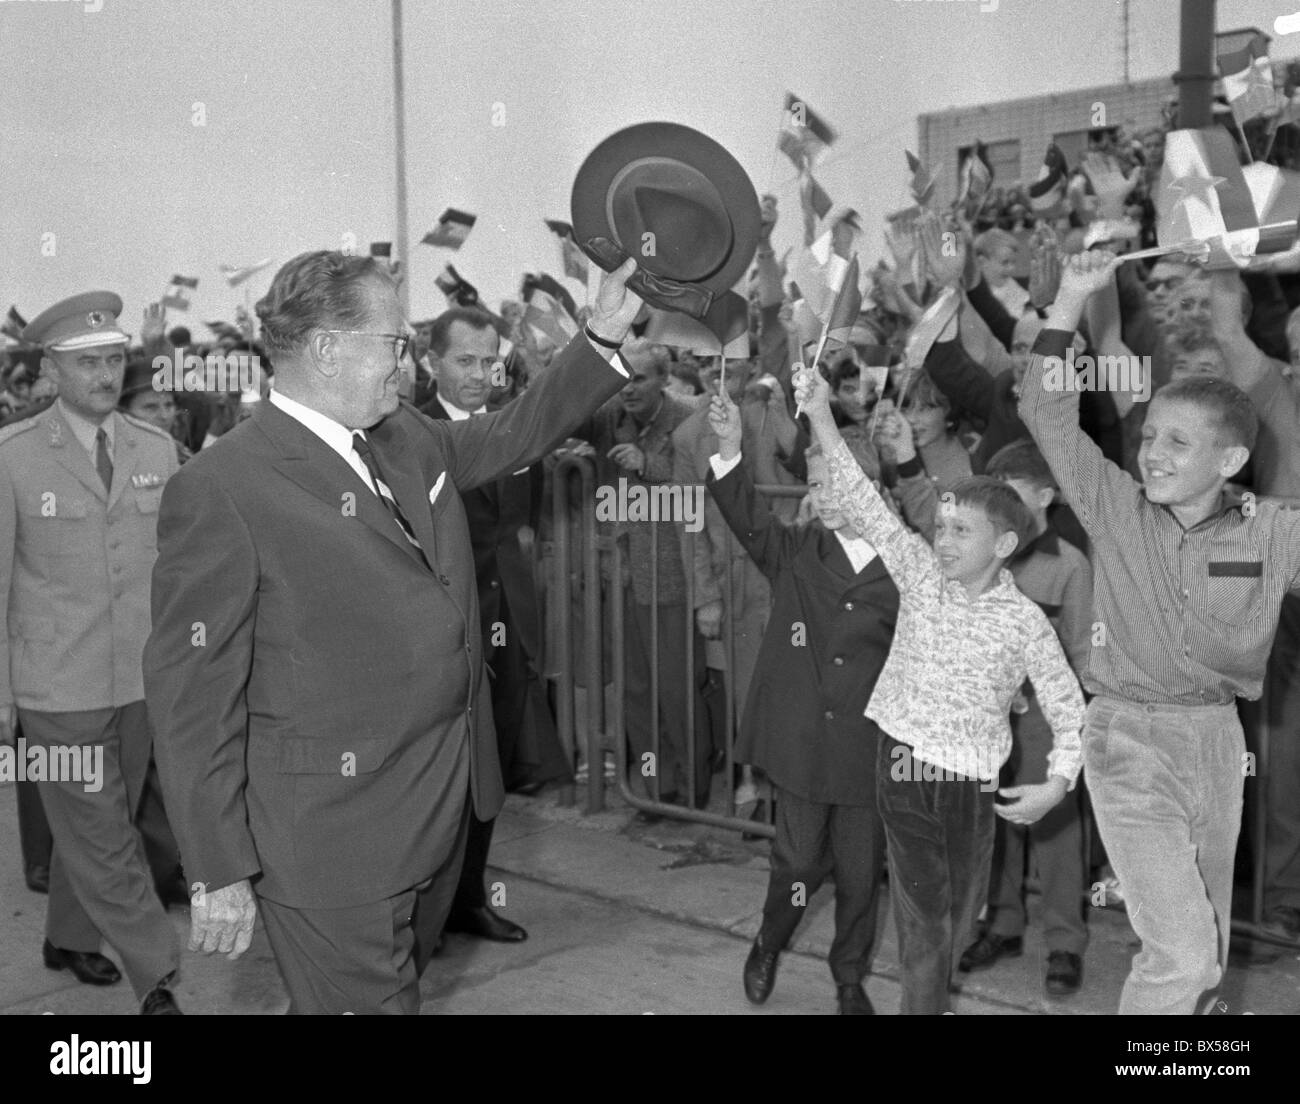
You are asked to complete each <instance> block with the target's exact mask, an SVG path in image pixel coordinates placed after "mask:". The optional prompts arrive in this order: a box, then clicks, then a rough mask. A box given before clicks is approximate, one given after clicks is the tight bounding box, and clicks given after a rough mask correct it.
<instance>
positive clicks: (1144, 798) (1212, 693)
mask: <svg viewBox="0 0 1300 1104" xmlns="http://www.w3.org/2000/svg"><path fill="white" fill-rule="evenodd" d="M1117 263H1118V262H1117V260H1116V259H1115V257H1114V256H1113V255H1111V254H1109V253H1081V254H1078V255H1076V256H1074V257H1071V258H1068V259H1067V260H1066V261H1065V263H1064V266H1063V271H1062V277H1061V287H1060V291H1059V292H1058V294H1057V297H1056V302H1055V303H1054V304H1053V305H1052V308H1051V312H1050V314H1049V316H1048V319H1047V325H1046V327H1045V329H1044V330H1043V333H1042V334H1041V335H1040V336H1039V339H1038V342H1037V344H1036V345H1035V347H1034V356H1033V358H1032V360H1031V362H1030V366H1029V370H1028V372H1027V374H1026V376H1025V380H1024V383H1023V385H1022V387H1021V390H1020V416H1021V418H1022V419H1023V420H1024V423H1025V425H1027V426H1028V427H1029V431H1030V432H1031V433H1032V434H1033V436H1034V440H1036V441H1037V442H1038V446H1039V448H1040V449H1042V452H1043V455H1044V456H1045V457H1046V458H1047V462H1048V464H1049V465H1050V466H1051V468H1052V472H1053V474H1054V475H1055V476H1056V479H1057V482H1058V483H1059V484H1060V486H1061V490H1062V492H1063V493H1064V495H1065V497H1066V499H1067V501H1068V502H1069V503H1070V505H1071V506H1072V507H1073V508H1074V512H1075V514H1076V515H1077V516H1078V518H1079V521H1080V522H1081V523H1082V525H1083V527H1084V528H1085V529H1086V530H1087V532H1088V537H1089V540H1090V545H1091V558H1092V564H1093V616H1094V619H1095V620H1094V624H1093V633H1092V640H1091V644H1092V648H1091V650H1090V653H1089V656H1088V670H1087V675H1086V676H1085V678H1084V686H1085V687H1086V688H1087V689H1088V691H1089V692H1090V693H1091V694H1093V695H1094V697H1093V699H1092V701H1091V702H1090V703H1089V705H1088V714H1087V724H1086V726H1085V729H1084V736H1083V753H1084V762H1085V764H1086V769H1087V772H1088V788H1089V792H1090V793H1091V795H1092V805H1093V812H1094V814H1095V816H1096V819H1097V826H1098V827H1099V828H1100V830H1101V836H1102V839H1103V840H1104V841H1105V844H1106V853H1107V855H1108V856H1109V858H1110V861H1111V865H1112V866H1113V867H1114V868H1115V872H1116V874H1118V875H1119V879H1120V883H1121V884H1122V885H1123V887H1124V896H1125V900H1126V901H1127V902H1128V915H1129V922H1130V923H1131V924H1132V925H1133V930H1134V931H1135V932H1136V933H1137V935H1138V936H1139V937H1140V938H1141V940H1142V950H1141V951H1139V952H1138V954H1137V955H1136V956H1135V957H1134V959H1133V965H1132V967H1131V970H1130V972H1129V976H1128V979H1127V980H1126V981H1125V983H1124V991H1123V994H1122V996H1121V998H1120V1005H1119V1011H1120V1012H1121V1013H1123V1014H1161V1013H1163V1014H1190V1013H1192V1012H1194V1011H1196V1010H1197V1009H1198V1007H1202V1006H1204V1005H1205V1004H1207V1003H1208V1001H1207V997H1210V996H1212V991H1213V989H1214V988H1215V986H1217V985H1218V983H1219V980H1220V979H1221V977H1222V973H1223V967H1224V965H1225V963H1226V961H1227V954H1228V938H1229V934H1230V926H1229V925H1230V916H1231V905H1232V872H1233V858H1234V855H1235V852H1236V846H1237V833H1238V831H1239V829H1240V825H1241V804H1242V790H1243V785H1244V781H1243V780H1244V777H1245V768H1246V764H1247V762H1248V760H1247V758H1246V754H1245V740H1244V736H1243V734H1242V730H1241V723H1240V722H1239V721H1238V719H1237V710H1236V699H1237V698H1238V697H1243V698H1246V699H1248V700H1250V699H1255V698H1258V697H1259V696H1260V692H1261V687H1262V683H1263V677H1264V670H1265V666H1266V663H1267V661H1268V654H1269V648H1270V645H1271V644H1272V640H1273V635H1274V632H1275V631H1276V629H1277V620H1278V610H1279V607H1280V605H1281V602H1282V596H1283V594H1284V593H1285V592H1286V591H1287V590H1288V589H1292V588H1295V587H1298V586H1300V511H1296V510H1287V509H1283V508H1281V507H1279V506H1278V505H1277V504H1276V503H1270V502H1265V501H1256V500H1255V498H1254V496H1247V498H1246V501H1245V502H1244V503H1243V504H1242V505H1239V506H1225V505H1223V487H1224V484H1225V483H1226V482H1227V480H1228V479H1230V478H1231V477H1232V476H1233V475H1235V474H1236V473H1237V471H1239V470H1240V469H1241V467H1242V465H1243V464H1245V463H1246V460H1247V458H1248V457H1249V456H1250V452H1251V449H1252V448H1254V446H1255V439H1256V433H1257V429H1258V426H1257V421H1256V417H1255V412H1254V409H1253V408H1252V406H1251V403H1250V399H1249V398H1248V397H1247V396H1246V394H1245V393H1244V392H1243V391H1241V390H1240V389H1238V388H1237V387H1234V386H1233V385H1232V384H1230V383H1228V382H1227V381H1225V380H1221V379H1217V378H1215V377H1213V376H1196V377H1191V378H1187V379H1182V380H1177V381H1175V382H1173V383H1170V384H1167V385H1165V386H1164V387H1162V388H1160V389H1159V390H1158V391H1156V393H1155V394H1154V395H1153V397H1152V399H1151V404H1150V408H1149V409H1148V411H1147V417H1146V422H1145V424H1144V426H1143V429H1142V444H1141V448H1140V451H1139V453H1138V467H1139V469H1140V471H1141V474H1142V483H1140V484H1139V483H1138V482H1136V481H1135V480H1134V479H1133V478H1131V477H1130V476H1129V475H1127V474H1126V473H1125V472H1123V471H1121V470H1120V469H1119V468H1118V467H1116V466H1115V465H1114V464H1112V463H1110V462H1109V461H1108V460H1106V459H1105V458H1104V457H1103V456H1102V455H1101V453H1100V451H1099V450H1098V449H1097V446H1096V445H1094V444H1093V443H1092V442H1091V441H1090V440H1089V439H1088V438H1087V437H1086V436H1085V435H1084V433H1083V432H1082V431H1081V430H1080V428H1079V391H1078V389H1077V387H1076V381H1075V379H1074V377H1073V372H1072V368H1070V367H1069V366H1067V365H1065V364H1064V362H1063V359H1062V358H1063V357H1064V355H1065V350H1066V346H1067V345H1068V344H1069V341H1070V335H1071V334H1072V333H1073V331H1074V328H1075V327H1076V326H1077V325H1078V322H1079V318H1080V316H1081V314H1082V312H1083V309H1084V305H1085V304H1086V302H1087V300H1088V297H1089V296H1091V295H1092V294H1094V293H1095V292H1097V291H1099V290H1100V289H1101V288H1102V287H1104V286H1105V285H1106V284H1107V282H1108V281H1109V280H1110V277H1111V274H1112V273H1113V272H1114V270H1115V267H1116V265H1117Z"/></svg>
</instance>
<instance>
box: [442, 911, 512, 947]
mask: <svg viewBox="0 0 1300 1104" xmlns="http://www.w3.org/2000/svg"><path fill="white" fill-rule="evenodd" d="M443 930H444V931H449V932H461V933H463V934H465V935H472V936H475V937H476V938H478V939H490V940H491V941H492V942H493V943H522V942H523V941H524V940H525V939H527V938H528V933H527V932H526V931H524V929H523V928H521V927H520V926H519V925H518V924H516V923H514V922H513V921H510V920H507V919H506V918H505V917H504V916H498V915H497V914H496V913H495V912H493V911H492V910H491V909H490V908H488V906H487V905H479V906H478V907H477V908H472V909H466V910H465V911H464V912H460V913H453V914H452V915H450V916H448V917H447V923H446V924H445V925H444V927H443Z"/></svg>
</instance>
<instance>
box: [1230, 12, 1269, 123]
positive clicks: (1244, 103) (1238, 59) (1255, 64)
mask: <svg viewBox="0 0 1300 1104" xmlns="http://www.w3.org/2000/svg"><path fill="white" fill-rule="evenodd" d="M1219 75H1220V76H1221V77H1222V78H1223V91H1224V94H1225V95H1226V96H1227V97H1228V103H1229V104H1231V105H1232V115H1233V118H1235V119H1236V120H1237V124H1238V125H1239V126H1240V125H1242V124H1244V123H1246V122H1249V121H1250V120H1251V119H1256V118H1258V117H1259V116H1260V115H1268V114H1271V113H1272V112H1273V111H1274V110H1275V108H1276V107H1277V93H1276V92H1275V91H1274V89H1273V65H1272V63H1271V62H1270V61H1269V59H1268V43H1267V42H1266V41H1265V39H1264V36H1263V35H1258V34H1257V35H1255V36H1254V37H1253V38H1252V39H1251V40H1250V41H1249V42H1247V43H1246V45H1245V46H1243V47H1242V48H1241V49H1240V50H1232V51H1230V52H1228V53H1226V54H1220V55H1219Z"/></svg>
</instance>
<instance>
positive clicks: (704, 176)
mask: <svg viewBox="0 0 1300 1104" xmlns="http://www.w3.org/2000/svg"><path fill="white" fill-rule="evenodd" d="M760 223H761V217H760V213H759V206H758V195H757V194H756V193H755V191H754V185H753V184H752V183H750V180H749V177H748V176H747V175H745V170H744V169H743V168H741V166H740V163H739V162H738V161H737V160H736V159H735V158H734V157H732V156H731V154H730V153H728V152H727V151H726V150H725V149H723V148H722V146H720V145H718V143H717V142H715V141H714V140H713V139H712V138H710V137H708V136H707V135H705V134H701V133H700V132H699V131H698V130H692V129H691V128H690V127H685V126H680V125H679V124H677V123H638V124H637V125H636V126H631V127H628V128H627V129H626V130H620V131H619V132H618V133H617V134H613V135H611V136H610V137H608V138H606V139H605V140H604V141H603V142H601V144H600V145H598V146H597V147H596V148H595V149H594V150H592V152H591V154H590V155H589V156H588V157H587V160H586V161H584V162H583V164H582V167H581V168H580V169H579V170H578V176H577V179H576V180H575V181H574V183H573V236H574V240H575V241H577V243H578V245H579V246H580V247H581V248H582V250H583V252H584V253H586V254H587V256H588V257H590V258H591V259H592V260H593V261H595V262H596V264H598V265H599V266H600V267H601V268H603V269H604V270H605V271H607V272H609V271H613V270H614V269H615V268H617V267H618V266H619V265H620V264H622V263H623V261H624V260H625V259H626V258H627V257H629V256H631V257H635V258H636V262H637V266H638V268H637V272H636V273H635V274H634V275H633V276H632V278H631V279H629V280H628V286H629V287H630V288H632V290H633V291H635V292H636V293H637V294H638V295H640V296H641V297H642V298H643V299H645V300H646V301H648V302H650V303H652V304H653V305H655V306H658V307H663V308H665V309H667V310H678V311H683V312H685V313H686V314H689V315H691V316H692V317H694V318H698V319H706V320H707V318H709V317H711V315H710V311H711V310H712V311H713V314H715V315H716V314H718V313H719V311H720V310H721V307H722V304H721V303H720V300H721V299H722V298H723V297H724V296H725V295H726V293H727V292H728V291H730V289H731V288H732V287H733V286H734V285H735V284H736V282H737V281H738V280H740V278H741V277H742V276H744V275H745V272H746V270H747V269H748V267H749V264H750V262H751V261H752V260H753V259H754V252H755V250H756V249H757V248H758V237H759V229H760Z"/></svg>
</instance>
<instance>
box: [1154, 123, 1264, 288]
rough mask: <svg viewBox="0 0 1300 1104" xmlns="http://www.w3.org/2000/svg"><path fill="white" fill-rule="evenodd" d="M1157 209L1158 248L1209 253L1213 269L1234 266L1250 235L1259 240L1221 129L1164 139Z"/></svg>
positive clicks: (1243, 181) (1256, 223)
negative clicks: (1187, 248) (1191, 247)
mask: <svg viewBox="0 0 1300 1104" xmlns="http://www.w3.org/2000/svg"><path fill="white" fill-rule="evenodd" d="M1156 207H1157V210H1158V212H1159V219H1158V221H1157V223H1156V238H1157V240H1158V241H1159V242H1160V244H1161V245H1162V246H1180V245H1183V244H1184V243H1195V244H1197V245H1199V246H1200V247H1201V248H1202V249H1205V250H1208V259H1207V265H1208V267H1210V268H1212V269H1218V268H1230V267H1234V266H1235V265H1236V264H1237V263H1239V262H1238V261H1236V260H1234V257H1233V252H1234V251H1239V250H1240V249H1241V248H1242V247H1243V243H1246V242H1248V239H1249V237H1250V232H1252V231H1253V232H1254V233H1255V235H1256V240H1258V230H1259V226H1260V223H1259V218H1258V215H1257V214H1256V211H1255V204H1254V202H1253V201H1252V199H1251V191H1250V187H1249V186H1248V185H1247V183H1246V178H1245V176H1244V174H1243V173H1242V169H1241V165H1240V164H1238V162H1237V150H1236V147H1235V146H1234V145H1233V142H1232V136H1231V135H1230V134H1229V133H1228V132H1227V131H1226V130H1224V129H1223V128H1222V127H1207V128H1205V129H1202V130H1171V131H1170V132H1169V133H1168V135H1166V137H1165V162H1164V167H1163V168H1162V169H1161V170H1160V189H1159V193H1158V195H1157V199H1156ZM1252 252H1253V250H1252Z"/></svg>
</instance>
